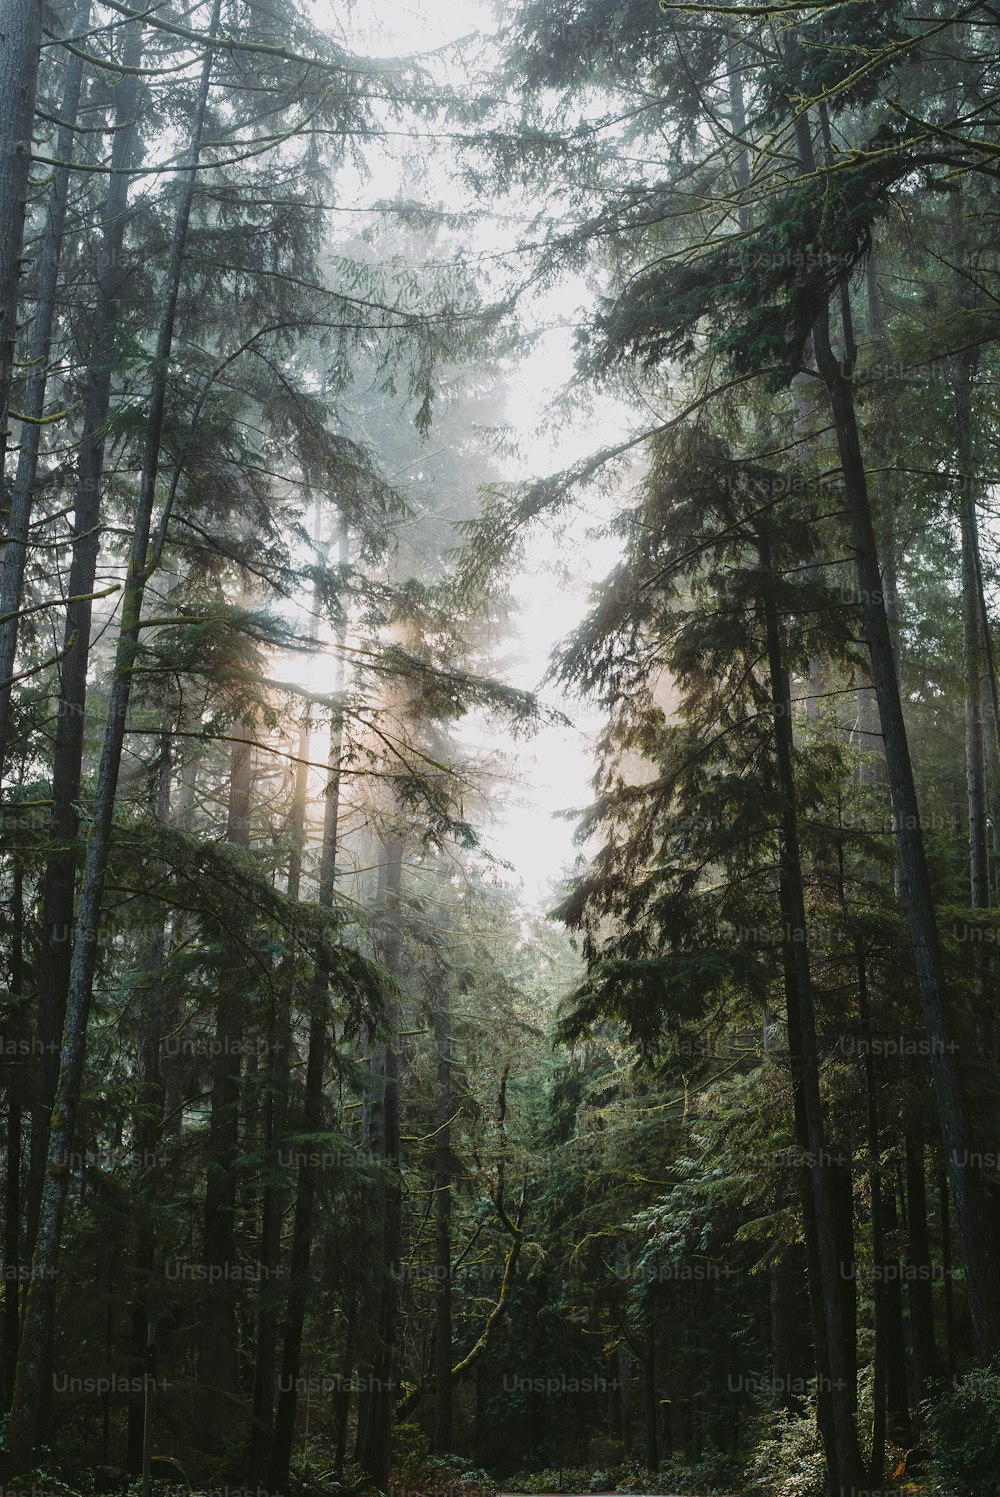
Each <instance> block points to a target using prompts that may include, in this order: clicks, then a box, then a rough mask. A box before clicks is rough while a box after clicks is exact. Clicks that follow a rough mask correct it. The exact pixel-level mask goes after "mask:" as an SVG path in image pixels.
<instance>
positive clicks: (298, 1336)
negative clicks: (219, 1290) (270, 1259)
mask: <svg viewBox="0 0 1000 1497" xmlns="http://www.w3.org/2000/svg"><path fill="white" fill-rule="evenodd" d="M341 655H342V652H341ZM340 681H341V686H342V677H341V678H340ZM343 732H344V719H343V713H342V711H340V710H339V709H338V710H337V712H336V713H335V715H334V718H333V721H332V722H331V725H330V752H329V757H328V760H327V780H326V791H325V803H324V808H323V844H322V849H321V853H320V869H319V890H318V892H317V900H318V902H319V904H320V905H321V907H322V908H324V909H332V907H333V898H334V890H335V881H336V875H337V847H338V835H339V816H340V772H341V761H342V757H343ZM329 988H330V974H329V971H328V970H327V968H326V966H325V965H324V964H323V963H322V962H317V963H316V967H315V969H314V971H313V976H312V982H311V985H310V990H309V1044H308V1051H307V1055H306V1090H305V1108H304V1118H303V1125H304V1126H303V1135H304V1138H305V1150H304V1153H303V1155H302V1160H301V1163H300V1165H299V1170H298V1180H297V1186H296V1196H295V1216H294V1223H293V1229H292V1253H291V1263H290V1266H289V1277H288V1301H287V1307H286V1313H285V1326H284V1337H283V1341H282V1349H281V1377H280V1381H279V1385H278V1398H277V1404H276V1407H275V1415H274V1433H273V1436H272V1440H271V1452H270V1461H269V1464H268V1468H267V1488H268V1491H269V1492H272V1493H285V1492H287V1491H288V1469H289V1464H290V1462H291V1458H292V1442H293V1439H294V1436H295V1413H296V1409H297V1407H298V1379H299V1376H300V1372H301V1367H302V1336H303V1330H304V1327H305V1315H306V1306H307V1303H308V1297H309V1284H308V1281H309V1264H310V1261H311V1258H312V1249H313V1240H314V1238H315V1235H316V1187H317V1183H318V1174H319V1166H318V1161H317V1158H316V1139H317V1138H318V1137H319V1135H320V1134H321V1132H322V1130H323V1122H324V1107H323V1078H324V1076H325V1073H326V1056H327V1028H328V1023H329Z"/></svg>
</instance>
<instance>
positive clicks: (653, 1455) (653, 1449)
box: [644, 1289, 660, 1471]
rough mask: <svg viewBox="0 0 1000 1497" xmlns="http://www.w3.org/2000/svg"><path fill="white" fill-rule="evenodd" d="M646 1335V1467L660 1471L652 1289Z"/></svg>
mask: <svg viewBox="0 0 1000 1497" xmlns="http://www.w3.org/2000/svg"><path fill="white" fill-rule="evenodd" d="M645 1337H646V1357H645V1363H646V1365H645V1368H644V1371H645V1381H646V1469H647V1471H658V1470H659V1469H660V1451H659V1440H658V1433H657V1428H656V1415H657V1411H658V1409H659V1404H658V1402H657V1398H656V1296H655V1293H654V1291H653V1290H652V1289H651V1290H650V1292H649V1297H648V1299H647V1301H646V1328H645Z"/></svg>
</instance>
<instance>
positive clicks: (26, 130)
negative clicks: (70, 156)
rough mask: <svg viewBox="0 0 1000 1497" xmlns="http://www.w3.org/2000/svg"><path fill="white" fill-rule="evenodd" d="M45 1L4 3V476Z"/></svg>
mask: <svg viewBox="0 0 1000 1497" xmlns="http://www.w3.org/2000/svg"><path fill="white" fill-rule="evenodd" d="M42 10H43V6H42V0H0V141H2V142H3V151H2V153H0V472H2V471H3V466H4V457H5V452H6V442H7V419H8V412H9V410H10V393H11V379H12V376H13V369H14V343H15V339H16V337H17V292H18V286H19V283H20V278H21V252H22V250H23V248H24V214H25V205H26V203H27V197H28V170H29V167H30V165H31V134H32V127H33V124H34V119H35V95H36V92H37V89H38V60H39V53H40V49H41V45H42Z"/></svg>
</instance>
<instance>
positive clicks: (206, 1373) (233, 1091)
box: [198, 724, 255, 1452]
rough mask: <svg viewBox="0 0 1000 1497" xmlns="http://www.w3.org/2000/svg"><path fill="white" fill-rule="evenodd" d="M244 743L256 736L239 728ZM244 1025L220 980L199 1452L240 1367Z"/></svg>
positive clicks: (246, 768) (240, 775)
mask: <svg viewBox="0 0 1000 1497" xmlns="http://www.w3.org/2000/svg"><path fill="white" fill-rule="evenodd" d="M244 728H245V730H246V731H245V732H244V735H243V736H244V737H245V738H247V739H250V738H252V737H253V736H254V734H253V731H252V727H251V725H250V724H244ZM254 760H255V750H254V749H253V747H252V746H251V744H250V743H249V742H244V743H237V744H234V745H233V750H232V756H231V762H230V776H229V805H228V811H227V817H226V841H227V842H230V843H232V844H233V846H234V847H242V848H249V846H250V810H251V802H252V793H253V782H254V769H255V764H254ZM242 1033H243V1020H242V1016H241V1014H240V1012H239V1006H238V1000H237V998H236V995H235V994H234V993H233V992H232V991H231V989H230V988H229V986H228V984H227V983H226V980H225V978H223V987H222V991H221V992H220V994H219V1003H218V1007H217V1009H216V1019H215V1034H214V1038H213V1050H214V1053H213V1056H212V1097H211V1105H210V1113H209V1125H208V1157H207V1169H206V1176H205V1204H204V1227H203V1234H202V1252H203V1256H204V1260H205V1267H206V1268H207V1270H208V1275H209V1278H208V1288H207V1291H206V1293H205V1296H204V1299H203V1301H202V1307H201V1341H200V1346H199V1351H198V1382H199V1384H200V1387H201V1394H202V1397H201V1399H200V1402H199V1417H200V1431H199V1442H198V1443H199V1445H200V1446H201V1448H202V1449H204V1450H207V1451H211V1452H219V1451H221V1450H224V1449H225V1448H226V1447H227V1445H228V1444H229V1443H230V1438H231V1424H232V1414H233V1398H234V1396H235V1394H236V1392H237V1390H238V1386H239V1369H238V1365H237V1319H236V1313H237V1311H236V1307H237V1285H236V1280H235V1278H234V1276H233V1267H234V1264H235V1260H236V1199H237V1180H236V1168H237V1167H236V1161H237V1157H238V1155H239V1145H240V1137H239V1124H240V1096H241V1074H242V1060H243V1056H242V1049H241V1045H240V1038H241V1035H242Z"/></svg>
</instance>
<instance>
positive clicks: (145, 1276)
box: [125, 725, 172, 1476]
mask: <svg viewBox="0 0 1000 1497" xmlns="http://www.w3.org/2000/svg"><path fill="white" fill-rule="evenodd" d="M171 768H172V763H171V736H170V728H169V725H168V726H167V727H165V728H164V730H163V733H162V734H161V737H160V762H159V767H158V771H157V793H156V808H155V814H156V819H157V821H158V822H159V823H160V824H161V825H162V826H165V825H166V824H167V822H168V821H169V819H170V781H171ZM166 946H167V931H166V921H165V919H163V918H161V919H160V921H159V923H158V924H157V926H156V927H155V929H154V930H153V932H152V935H151V938H150V943H149V958H148V965H147V971H148V975H149V993H148V997H147V1000H146V1012H145V1015H144V1019H143V1031H142V1090H141V1092H140V1094H139V1107H138V1116H137V1118H136V1122H135V1140H136V1149H135V1152H136V1156H137V1158H136V1164H137V1166H138V1170H139V1179H140V1180H141V1179H143V1178H147V1179H150V1180H153V1181H156V1180H158V1179H159V1178H160V1172H159V1170H156V1169H153V1168H152V1167H151V1165H152V1160H153V1156H154V1155H155V1152H156V1150H157V1148H158V1147H159V1145H160V1143H161V1142H162V1138H163V1108H164V1098H165V1092H164V1085H163V1073H162V1070H161V1066H160V1046H161V1044H162V1042H163V1032H164V1013H163V997H162V994H161V992H160V979H161V977H162V973H163V965H164V959H165V956H166ZM153 1191H155V1185H153V1186H151V1187H150V1195H152V1192H153ZM154 1205H155V1201H154V1200H153V1199H151V1198H147V1199H146V1200H145V1201H143V1202H142V1203H141V1206H140V1211H141V1215H140V1220H139V1226H138V1230H137V1233H136V1244H135V1277H136V1286H137V1287H136V1292H135V1297H134V1299H133V1301H132V1310H131V1316H130V1320H131V1330H132V1347H131V1352H132V1366H133V1368H134V1369H135V1370H136V1371H137V1372H138V1373H140V1374H141V1372H142V1369H143V1366H144V1360H145V1356H146V1328H147V1325H148V1323H149V1311H148V1307H147V1296H148V1291H149V1288H150V1286H151V1285H152V1282H153V1274H154V1272H155V1269H156V1234H155V1232H154V1230H153V1224H152V1219H151V1213H152V1210H153V1208H154ZM143 1415H144V1399H143V1397H142V1396H141V1394H140V1395H137V1396H133V1397H132V1398H131V1399H130V1400H129V1406H128V1431H127V1440H126V1456H125V1465H126V1469H127V1470H128V1472H129V1474H130V1475H132V1476H138V1475H139V1473H140V1472H141V1470H142V1446H143V1438H142V1437H143Z"/></svg>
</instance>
